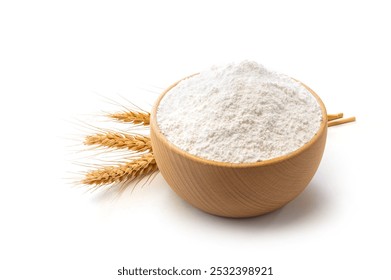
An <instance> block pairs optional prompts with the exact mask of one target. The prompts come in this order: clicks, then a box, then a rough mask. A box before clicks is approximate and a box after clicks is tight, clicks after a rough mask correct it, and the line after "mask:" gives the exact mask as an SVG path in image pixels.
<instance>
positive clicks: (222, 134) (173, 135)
mask: <svg viewBox="0 0 391 280" xmlns="http://www.w3.org/2000/svg"><path fill="white" fill-rule="evenodd" d="M156 118H157V123H158V127H159V129H160V131H161V132H162V133H163V135H165V136H166V138H167V139H168V140H169V141H170V142H171V143H173V144H174V145H175V146H177V147H178V148H180V149H182V150H184V151H186V152H188V153H190V154H192V155H195V156H198V157H201V158H205V159H209V160H213V161H219V162H230V163H251V162H259V161H264V160H269V159H273V158H276V157H279V156H283V155H286V154H289V153H291V152H293V151H295V150H297V149H299V148H300V147H302V146H303V145H304V144H306V143H307V142H309V141H310V140H311V139H312V138H313V137H314V135H315V134H316V133H317V132H318V130H319V128H320V124H321V121H322V111H321V108H320V106H319V104H318V102H317V100H316V99H315V97H314V96H313V95H312V94H311V93H310V92H309V91H308V90H307V89H306V88H305V87H304V86H302V85H301V84H300V83H299V82H296V81H295V80H293V79H292V78H290V77H288V76H286V75H283V74H279V73H276V72H273V71H269V70H267V69H266V68H264V67H263V66H262V65H260V64H258V63H256V62H252V61H243V62H240V63H231V64H228V65H223V66H214V67H212V68H210V69H208V70H206V71H203V72H201V73H199V74H198V75H195V76H193V77H190V78H188V79H185V80H182V81H181V82H179V83H178V84H177V85H176V86H175V87H174V88H172V89H171V90H170V91H169V92H167V93H166V95H165V96H164V97H163V99H162V100H161V102H160V104H159V106H158V110H157V116H156Z"/></svg>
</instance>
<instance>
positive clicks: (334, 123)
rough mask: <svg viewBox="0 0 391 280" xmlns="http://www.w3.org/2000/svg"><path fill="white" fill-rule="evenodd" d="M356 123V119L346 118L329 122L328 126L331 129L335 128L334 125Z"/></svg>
mask: <svg viewBox="0 0 391 280" xmlns="http://www.w3.org/2000/svg"><path fill="white" fill-rule="evenodd" d="M355 121H356V117H350V118H345V119H338V120H334V121H330V122H328V123H327V126H328V127H330V126H334V125H340V124H344V123H349V122H355Z"/></svg>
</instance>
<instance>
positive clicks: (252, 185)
mask: <svg viewBox="0 0 391 280" xmlns="http://www.w3.org/2000/svg"><path fill="white" fill-rule="evenodd" d="M177 83H178V82H177ZM177 83H175V84H173V85H172V86H170V87H169V88H168V89H167V90H165V91H164V92H163V93H162V94H161V95H160V97H159V98H158V100H157V101H156V103H155V105H154V107H153V110H152V113H151V141H152V148H153V151H154V155H155V158H156V162H157V164H158V167H159V170H160V171H161V173H162V175H163V177H164V179H165V180H166V181H167V183H168V184H169V185H170V187H171V188H172V189H173V190H174V191H175V192H176V193H177V194H178V195H179V196H180V197H181V198H183V199H184V200H186V201H187V202H189V203H190V204H192V205H193V206H195V207H197V208H199V209H201V210H203V211H205V212H207V213H210V214H214V215H218V216H224V217H233V218H242V217H252V216H258V215H262V214H265V213H268V212H271V211H273V210H276V209H278V208H280V207H282V206H284V205H285V204H287V203H288V202H289V201H291V200H292V199H294V198H295V197H296V196H298V195H299V194H300V193H301V192H302V191H303V190H304V189H305V187H306V186H307V185H308V183H309V182H310V181H311V179H312V177H313V176H314V174H315V172H316V170H317V168H318V166H319V163H320V161H321V158H322V155H323V151H324V147H325V143H326V137H327V112H326V108H325V106H324V104H323V102H322V101H321V99H320V98H319V97H318V96H317V95H316V94H315V92H314V91H312V90H311V89H310V88H308V87H307V86H306V85H304V84H303V85H304V86H305V87H306V88H307V89H308V90H309V91H310V92H311V93H312V94H313V95H314V96H315V98H316V99H317V100H318V103H319V104H320V106H321V108H322V115H323V121H322V124H321V127H320V129H319V131H318V133H317V134H316V135H315V136H314V137H313V138H312V140H311V141H310V142H308V143H307V144H305V145H304V146H303V147H301V148H300V149H298V150H296V151H295V152H293V153H290V154H288V155H285V156H282V157H278V158H274V159H271V160H267V161H263V162H257V163H222V162H215V161H211V160H206V159H202V158H199V157H197V156H193V155H191V154H189V153H187V152H185V151H183V150H181V149H179V148H178V147H176V146H174V145H173V144H172V143H170V142H169V141H168V140H167V139H166V137H165V136H164V135H163V134H162V133H161V132H160V130H159V127H158V125H157V121H156V111H157V108H158V106H159V103H160V100H161V99H162V98H163V97H164V95H165V94H166V93H167V92H168V91H169V90H170V89H171V88H173V87H174V86H175V85H176V84H177Z"/></svg>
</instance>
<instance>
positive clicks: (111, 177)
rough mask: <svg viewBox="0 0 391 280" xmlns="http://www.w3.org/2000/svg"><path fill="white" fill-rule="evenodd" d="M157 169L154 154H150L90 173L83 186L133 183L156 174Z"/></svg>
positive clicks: (83, 181) (86, 176)
mask: <svg viewBox="0 0 391 280" xmlns="http://www.w3.org/2000/svg"><path fill="white" fill-rule="evenodd" d="M157 169H158V168H157V164H156V161H155V158H154V156H153V154H152V153H148V154H145V155H143V156H141V157H140V158H138V159H135V160H133V161H130V162H127V163H125V164H119V165H117V166H108V167H103V168H101V169H98V170H93V171H90V172H88V173H87V174H86V175H85V177H84V179H83V180H82V184H85V185H95V186H101V185H110V184H113V183H121V182H131V181H133V180H134V179H141V178H142V177H144V176H145V175H147V174H151V173H153V172H155V171H156V170H157Z"/></svg>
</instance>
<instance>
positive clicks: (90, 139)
mask: <svg viewBox="0 0 391 280" xmlns="http://www.w3.org/2000/svg"><path fill="white" fill-rule="evenodd" d="M84 144H85V145H98V146H104V147H109V148H117V149H129V150H132V151H137V152H145V151H151V150H152V146H151V139H150V138H149V137H147V136H143V135H132V134H126V133H118V132H106V133H98V134H94V135H89V136H87V137H86V138H85V140H84Z"/></svg>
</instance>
